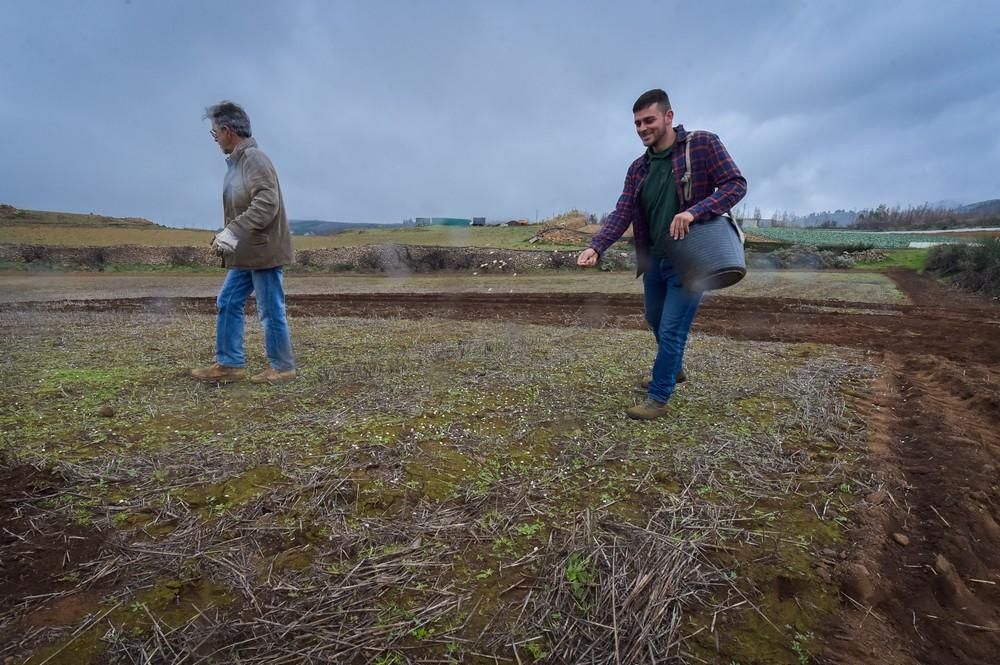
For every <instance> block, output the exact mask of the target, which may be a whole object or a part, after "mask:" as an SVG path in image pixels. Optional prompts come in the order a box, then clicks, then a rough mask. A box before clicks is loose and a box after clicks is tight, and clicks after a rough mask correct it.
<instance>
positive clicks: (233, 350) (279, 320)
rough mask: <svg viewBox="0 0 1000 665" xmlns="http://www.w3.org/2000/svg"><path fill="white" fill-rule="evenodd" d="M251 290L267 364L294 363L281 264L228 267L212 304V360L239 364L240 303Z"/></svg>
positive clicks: (286, 367)
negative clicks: (215, 313)
mask: <svg viewBox="0 0 1000 665" xmlns="http://www.w3.org/2000/svg"><path fill="white" fill-rule="evenodd" d="M251 293H255V294H256V297H257V314H258V316H259V317H260V322H261V325H263V326H264V347H265V348H266V349H267V359H268V360H269V361H270V362H271V367H273V368H274V369H277V370H281V371H284V370H289V369H293V368H294V367H295V357H294V356H293V355H292V338H291V334H290V333H289V332H288V320H287V319H286V318H285V289H284V287H283V286H282V272H281V266H278V267H277V268H268V269H267V270H236V269H233V270H230V271H229V272H227V273H226V281H225V282H223V284H222V290H221V291H219V297H218V298H217V299H216V301H215V304H216V306H217V307H218V308H219V316H218V318H217V319H216V322H215V361H216V362H217V363H219V364H220V365H223V366H225V367H243V364H244V358H243V306H244V305H245V304H246V301H247V298H249V297H250V294H251Z"/></svg>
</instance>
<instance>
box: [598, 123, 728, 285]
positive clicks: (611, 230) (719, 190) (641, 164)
mask: <svg viewBox="0 0 1000 665" xmlns="http://www.w3.org/2000/svg"><path fill="white" fill-rule="evenodd" d="M674 131H676V132H677V140H676V142H675V144H674V156H673V163H674V179H675V180H676V181H677V194H678V196H680V197H682V200H681V201H680V209H681V210H682V211H687V212H689V213H691V214H692V215H694V221H695V222H698V221H701V220H704V219H709V218H712V217H717V216H719V215H723V214H725V213H727V212H729V211H730V210H732V208H733V207H734V206H735V205H736V204H737V203H739V201H740V199H742V198H743V197H744V196H746V193H747V181H746V178H744V177H743V174H742V173H740V170H739V168H738V167H737V166H736V164H735V163H734V162H733V158H732V157H730V156H729V153H728V152H727V151H726V147H725V146H724V145H722V141H721V140H719V137H718V136H716V135H715V134H712V133H711V132H702V131H693V132H690V133H688V132H687V131H685V130H684V125H678V126H677V127H675V128H674ZM687 141H690V142H691V175H690V177H691V199H690V200H688V201H685V200H683V196H684V184H683V183H682V182H681V178H682V177H683V175H684V173H685V172H687V162H686V159H687V158H686V156H685V152H686V148H687V146H686V145H684V144H685V143H686V142H687ZM648 173H649V158H648V157H647V155H646V153H643V154H642V156H641V157H639V158H638V159H636V160H635V161H634V162H632V165H631V166H629V168H628V173H627V174H626V175H625V188H624V189H623V190H622V195H621V196H620V197H618V204H617V205H616V206H615V210H614V212H612V213H611V214H610V215H609V216H608V219H607V221H606V222H605V224H604V226H603V227H602V228H601V230H600V231H599V232H598V233H597V234H596V235H595V236H594V237H593V238H592V239H591V241H590V247H591V249H593V250H594V251H596V252H597V253H598V254H603V253H604V252H605V250H607V248H608V247H610V246H611V245H612V244H614V243H615V241H617V240H618V239H619V238H621V237H622V234H623V233H625V230H626V229H628V227H629V225H630V224H631V225H632V234H633V237H634V239H635V253H636V264H637V273H636V274H638V275H641V274H642V273H643V272H644V271H645V269H646V266H647V265H648V262H649V256H650V237H649V220H648V219H647V218H646V211H645V210H643V208H642V203H641V202H640V200H639V193H640V192H641V191H642V183H643V182H644V181H645V180H646V175H647V174H648Z"/></svg>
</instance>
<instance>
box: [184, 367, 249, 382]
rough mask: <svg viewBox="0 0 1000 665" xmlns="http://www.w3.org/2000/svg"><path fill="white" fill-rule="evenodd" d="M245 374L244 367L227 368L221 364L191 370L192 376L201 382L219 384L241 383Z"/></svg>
mask: <svg viewBox="0 0 1000 665" xmlns="http://www.w3.org/2000/svg"><path fill="white" fill-rule="evenodd" d="M244 374H245V372H244V371H243V368H242V367H226V366H224V365H220V364H219V363H212V364H211V365H209V366H208V367H199V368H198V369H193V370H191V376H193V377H194V378H196V379H198V380H199V381H216V382H217V383H229V382H230V381H239V380H240V379H242V378H243V375H244Z"/></svg>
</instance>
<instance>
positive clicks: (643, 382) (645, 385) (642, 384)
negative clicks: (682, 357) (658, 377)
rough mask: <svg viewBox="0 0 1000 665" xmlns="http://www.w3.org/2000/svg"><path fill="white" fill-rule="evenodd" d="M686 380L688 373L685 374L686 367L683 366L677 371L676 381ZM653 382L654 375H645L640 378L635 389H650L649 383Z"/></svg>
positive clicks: (640, 390) (679, 382)
mask: <svg viewBox="0 0 1000 665" xmlns="http://www.w3.org/2000/svg"><path fill="white" fill-rule="evenodd" d="M685 381H687V375H685V374H684V368H683V367H681V371H679V372H677V381H676V383H678V384H681V383H684V382H685ZM652 382H653V379H652V377H650V376H644V377H642V378H641V379H639V383H637V384H636V385H635V389H636V391H638V392H646V391H647V390H649V384H650V383H652Z"/></svg>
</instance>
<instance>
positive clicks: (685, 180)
mask: <svg viewBox="0 0 1000 665" xmlns="http://www.w3.org/2000/svg"><path fill="white" fill-rule="evenodd" d="M681 184H682V185H684V200H683V201H682V202H681V205H682V206H684V205H687V204H688V203H690V202H691V135H690V134H689V135H688V136H687V138H686V139H685V141H684V175H682V176H681Z"/></svg>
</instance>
